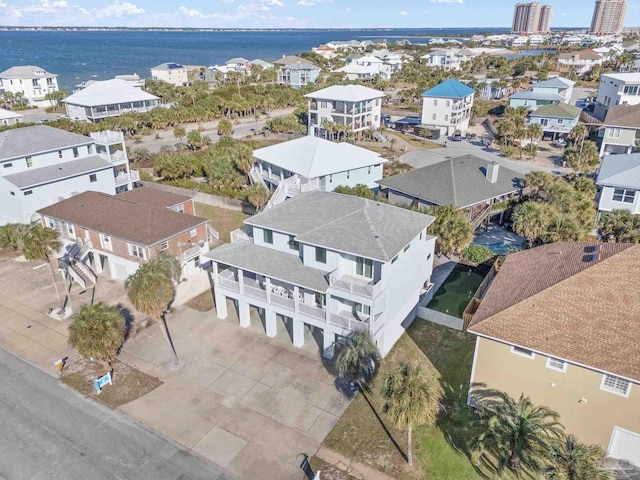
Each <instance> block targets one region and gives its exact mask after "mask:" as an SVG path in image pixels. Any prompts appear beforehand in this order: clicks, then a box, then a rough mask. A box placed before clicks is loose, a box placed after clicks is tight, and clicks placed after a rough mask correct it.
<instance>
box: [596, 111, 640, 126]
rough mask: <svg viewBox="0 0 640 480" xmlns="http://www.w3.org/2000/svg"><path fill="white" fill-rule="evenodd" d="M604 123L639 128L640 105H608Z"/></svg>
mask: <svg viewBox="0 0 640 480" xmlns="http://www.w3.org/2000/svg"><path fill="white" fill-rule="evenodd" d="M604 124H605V125H608V126H613V127H631V128H638V129H640V105H616V106H613V107H609V110H607V116H606V118H605V119H604Z"/></svg>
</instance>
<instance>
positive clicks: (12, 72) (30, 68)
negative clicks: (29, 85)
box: [0, 65, 58, 78]
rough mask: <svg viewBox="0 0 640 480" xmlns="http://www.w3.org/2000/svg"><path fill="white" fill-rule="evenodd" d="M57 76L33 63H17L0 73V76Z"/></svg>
mask: <svg viewBox="0 0 640 480" xmlns="http://www.w3.org/2000/svg"><path fill="white" fill-rule="evenodd" d="M36 72H44V74H36ZM57 76H58V75H56V74H55V73H49V72H47V71H46V70H45V69H44V68H40V67H36V66H34V65H19V66H16V67H11V68H8V69H7V70H5V71H4V72H1V73H0V78H46V77H57Z"/></svg>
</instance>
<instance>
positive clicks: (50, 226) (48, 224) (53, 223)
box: [46, 217, 56, 230]
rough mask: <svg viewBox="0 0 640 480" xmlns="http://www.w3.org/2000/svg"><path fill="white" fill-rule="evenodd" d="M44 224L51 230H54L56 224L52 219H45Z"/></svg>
mask: <svg viewBox="0 0 640 480" xmlns="http://www.w3.org/2000/svg"><path fill="white" fill-rule="evenodd" d="M46 222H47V227H49V228H53V229H54V230H55V228H56V222H55V221H54V220H53V218H49V217H46Z"/></svg>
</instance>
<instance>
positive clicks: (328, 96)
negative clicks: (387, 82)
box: [305, 85, 385, 102]
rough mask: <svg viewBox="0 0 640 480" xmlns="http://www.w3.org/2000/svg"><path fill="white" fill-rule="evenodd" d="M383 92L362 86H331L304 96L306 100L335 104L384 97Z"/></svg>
mask: <svg viewBox="0 0 640 480" xmlns="http://www.w3.org/2000/svg"><path fill="white" fill-rule="evenodd" d="M384 96H385V94H384V92H381V91H380V90H374V89H373V88H369V87H364V86H362V85H333V86H331V87H327V88H323V89H322V90H318V91H317V92H313V93H309V94H307V95H305V97H306V98H315V99H318V100H334V101H337V102H363V101H365V100H373V99H375V98H382V97H384Z"/></svg>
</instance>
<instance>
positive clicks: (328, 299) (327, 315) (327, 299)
mask: <svg viewBox="0 0 640 480" xmlns="http://www.w3.org/2000/svg"><path fill="white" fill-rule="evenodd" d="M330 302H331V295H330V294H328V293H327V296H326V297H325V300H324V313H325V315H324V320H325V322H327V323H329V321H330V320H331V313H330V312H329V303H330Z"/></svg>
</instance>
